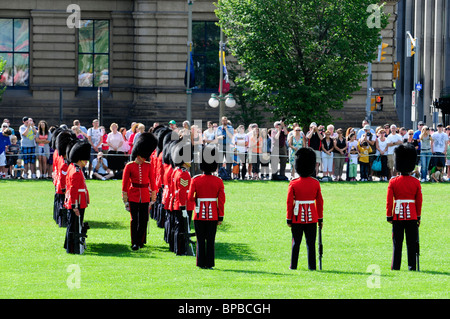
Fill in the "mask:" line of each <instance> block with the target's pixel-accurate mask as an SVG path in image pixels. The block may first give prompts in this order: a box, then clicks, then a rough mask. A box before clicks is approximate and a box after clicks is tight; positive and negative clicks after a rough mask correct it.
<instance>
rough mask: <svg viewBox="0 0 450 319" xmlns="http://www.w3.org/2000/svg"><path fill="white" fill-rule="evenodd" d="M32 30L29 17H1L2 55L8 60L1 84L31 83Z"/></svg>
mask: <svg viewBox="0 0 450 319" xmlns="http://www.w3.org/2000/svg"><path fill="white" fill-rule="evenodd" d="M29 51H30V31H29V20H28V19H0V57H1V58H3V59H4V60H5V61H6V66H5V70H4V72H3V74H2V76H1V77H0V84H1V85H6V86H10V87H21V86H28V85H29V73H30V72H29V70H30V53H29Z"/></svg>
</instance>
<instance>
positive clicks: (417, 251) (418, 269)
mask: <svg viewBox="0 0 450 319" xmlns="http://www.w3.org/2000/svg"><path fill="white" fill-rule="evenodd" d="M419 256H420V242H419V225H417V249H416V264H417V271H420V264H419Z"/></svg>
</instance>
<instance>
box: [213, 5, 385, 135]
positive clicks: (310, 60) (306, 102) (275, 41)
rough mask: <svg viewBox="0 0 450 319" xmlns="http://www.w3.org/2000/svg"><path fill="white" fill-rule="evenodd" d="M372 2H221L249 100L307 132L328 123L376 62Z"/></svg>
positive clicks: (382, 21)
mask: <svg viewBox="0 0 450 319" xmlns="http://www.w3.org/2000/svg"><path fill="white" fill-rule="evenodd" d="M372 2H373V0H346V1H342V0H283V1H273V0H219V1H218V3H217V4H216V6H217V9H216V15H217V17H218V18H219V25H220V27H221V28H222V29H223V32H224V34H225V35H226V36H227V39H228V47H229V48H230V50H231V53H232V54H233V56H234V57H235V58H236V60H237V61H238V63H239V64H240V65H241V66H242V68H243V69H244V70H245V75H244V78H245V82H246V83H247V84H248V86H249V90H251V91H252V92H253V94H252V96H254V97H255V99H257V100H258V101H259V102H265V103H266V104H267V106H268V107H270V108H271V110H272V112H273V114H274V118H282V117H286V118H287V119H288V121H290V122H294V121H296V122H298V123H300V124H301V125H302V126H304V127H305V126H306V125H309V123H310V122H312V121H319V122H328V121H330V120H331V117H330V115H329V110H330V109H340V108H342V107H343V104H344V101H346V100H348V99H350V98H351V94H352V93H354V92H355V91H358V90H360V89H361V87H360V83H361V82H362V81H363V80H364V79H365V78H366V76H367V74H366V67H367V63H368V62H371V61H374V60H375V59H376V57H377V56H376V51H377V47H378V45H379V44H380V42H381V39H380V28H385V27H386V26H387V23H388V21H387V19H388V16H387V15H386V14H384V13H383V12H382V7H378V6H377V7H378V9H379V10H380V11H379V13H380V14H379V15H378V18H379V22H380V23H379V26H380V28H373V26H372V27H371V26H369V23H368V21H369V19H370V15H371V11H370V10H369V11H368V8H373V4H372Z"/></svg>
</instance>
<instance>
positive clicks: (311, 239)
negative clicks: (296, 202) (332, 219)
mask: <svg viewBox="0 0 450 319" xmlns="http://www.w3.org/2000/svg"><path fill="white" fill-rule="evenodd" d="M291 232H292V253H291V266H290V267H289V268H290V269H297V263H298V254H299V251H300V244H301V243H302V237H303V233H305V239H306V250H307V252H308V269H310V270H316V236H317V223H311V224H292V226H291Z"/></svg>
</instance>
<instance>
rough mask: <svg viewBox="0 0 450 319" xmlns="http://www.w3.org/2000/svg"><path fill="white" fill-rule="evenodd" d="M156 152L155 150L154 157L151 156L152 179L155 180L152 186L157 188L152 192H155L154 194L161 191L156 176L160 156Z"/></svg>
mask: <svg viewBox="0 0 450 319" xmlns="http://www.w3.org/2000/svg"><path fill="white" fill-rule="evenodd" d="M156 152H157V151H156V150H154V151H153V153H152V155H150V165H151V168H152V179H153V181H152V185H154V187H155V189H152V191H154V192H157V191H158V190H159V188H158V186H157V183H156V181H157V176H158V175H157V174H156V171H157V164H158V163H157V161H158V155H157V154H156Z"/></svg>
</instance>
